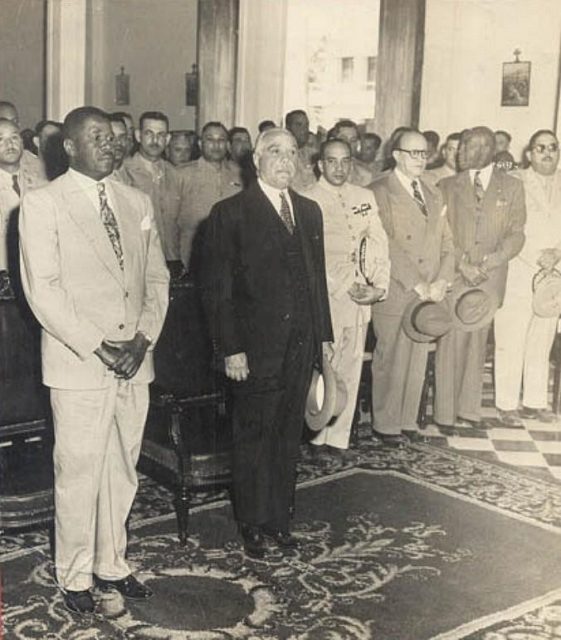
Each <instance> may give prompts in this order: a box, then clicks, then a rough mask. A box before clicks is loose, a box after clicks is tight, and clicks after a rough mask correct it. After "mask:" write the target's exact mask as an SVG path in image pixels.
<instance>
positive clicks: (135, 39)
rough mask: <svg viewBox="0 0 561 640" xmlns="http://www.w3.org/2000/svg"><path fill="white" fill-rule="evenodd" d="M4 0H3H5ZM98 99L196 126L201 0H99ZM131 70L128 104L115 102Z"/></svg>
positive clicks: (94, 58)
mask: <svg viewBox="0 0 561 640" xmlns="http://www.w3.org/2000/svg"><path fill="white" fill-rule="evenodd" d="M1 1H2V0H0V2H1ZM91 28H92V51H91V52H90V56H91V58H90V59H91V64H92V66H93V68H92V69H90V71H91V86H90V87H89V91H90V96H91V99H92V102H93V103H94V104H96V105H97V106H100V107H102V108H104V109H107V110H108V111H129V112H131V113H132V115H133V117H134V118H135V119H137V118H138V116H139V115H140V114H141V113H142V112H143V111H153V110H157V111H163V112H164V113H166V114H167V115H168V117H169V119H170V127H171V128H172V129H194V128H195V108H194V107H187V106H185V73H187V72H190V71H191V65H192V64H193V63H194V62H196V61H197V0H93V2H92V17H91ZM121 66H124V67H125V72H126V73H128V74H129V75H130V98H131V102H130V105H128V106H120V105H116V104H115V76H116V75H117V74H118V73H119V71H120V67H121Z"/></svg>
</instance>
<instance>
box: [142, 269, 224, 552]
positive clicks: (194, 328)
mask: <svg viewBox="0 0 561 640" xmlns="http://www.w3.org/2000/svg"><path fill="white" fill-rule="evenodd" d="M154 361H155V369H156V380H155V382H154V384H153V385H152V387H151V391H150V410H149V415H148V420H147V425H146V430H145V435H144V439H143V444H142V450H141V456H140V469H141V470H142V471H144V472H145V473H147V475H149V476H152V477H154V478H155V479H156V480H163V481H164V482H167V483H171V484H172V486H173V487H174V489H175V493H176V496H175V508H176V514H177V523H178V530H179V540H180V543H181V544H186V541H187V528H188V523H189V508H190V504H191V496H192V493H193V492H195V491H207V490H214V489H219V488H227V487H229V484H230V480H231V462H230V458H231V429H230V424H229V421H228V419H227V413H226V398H225V392H224V385H223V381H222V379H221V377H220V376H219V375H217V374H216V373H215V372H214V371H213V369H212V366H211V362H212V349H211V345H210V341H209V340H208V337H207V333H206V330H205V322H204V317H203V314H202V309H201V306H200V303H199V300H198V295H197V292H196V290H195V287H194V286H193V284H192V283H191V282H188V281H180V282H177V283H173V284H172V286H171V289H170V306H169V310H168V314H167V317H166V321H165V324H164V327H163V330H162V335H161V336H160V339H159V341H158V344H157V345H156V349H155V353H154Z"/></svg>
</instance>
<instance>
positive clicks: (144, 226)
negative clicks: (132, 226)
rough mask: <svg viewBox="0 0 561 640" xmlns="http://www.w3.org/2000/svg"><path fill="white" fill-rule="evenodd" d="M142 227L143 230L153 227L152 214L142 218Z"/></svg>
mask: <svg viewBox="0 0 561 640" xmlns="http://www.w3.org/2000/svg"><path fill="white" fill-rule="evenodd" d="M140 228H141V229H142V231H150V229H151V228H152V223H151V222H150V216H144V218H142V222H141V223H140Z"/></svg>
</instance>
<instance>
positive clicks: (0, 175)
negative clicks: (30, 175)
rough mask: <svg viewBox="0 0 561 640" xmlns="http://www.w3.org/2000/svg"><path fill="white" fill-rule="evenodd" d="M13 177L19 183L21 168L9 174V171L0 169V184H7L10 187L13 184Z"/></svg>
mask: <svg viewBox="0 0 561 640" xmlns="http://www.w3.org/2000/svg"><path fill="white" fill-rule="evenodd" d="M14 176H17V177H18V180H19V182H20V183H21V168H19V169H18V170H17V171H16V172H15V173H10V172H9V171H5V170H4V169H0V182H1V183H2V184H7V185H9V186H10V187H11V186H12V184H13V183H14Z"/></svg>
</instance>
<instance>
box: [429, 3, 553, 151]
mask: <svg viewBox="0 0 561 640" xmlns="http://www.w3.org/2000/svg"><path fill="white" fill-rule="evenodd" d="M560 27H561V0H427V11H426V31H425V54H424V66H423V87H422V97H421V118H420V126H421V128H422V129H434V130H436V131H438V132H439V133H440V134H441V136H446V135H447V134H448V133H450V132H452V131H460V130H462V129H464V128H466V127H470V126H475V125H487V126H489V127H491V128H492V129H505V130H507V131H509V132H510V133H511V134H512V136H513V142H512V146H511V148H512V151H513V152H514V154H515V156H517V155H518V154H519V153H520V151H521V150H522V149H523V147H524V145H525V144H526V143H527V141H528V139H529V137H530V135H531V134H532V133H533V132H534V131H535V130H536V129H539V128H551V127H553V123H554V113H555V110H556V105H555V96H556V86H557V76H558V64H559V38H560ZM516 48H519V49H521V50H522V55H521V57H520V59H521V60H530V61H531V63H532V72H531V80H530V104H529V106H528V107H501V77H502V63H503V62H512V61H514V55H513V51H514V50H515V49H516Z"/></svg>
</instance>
